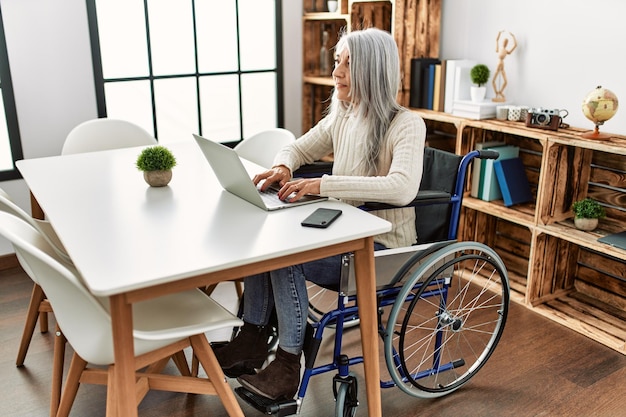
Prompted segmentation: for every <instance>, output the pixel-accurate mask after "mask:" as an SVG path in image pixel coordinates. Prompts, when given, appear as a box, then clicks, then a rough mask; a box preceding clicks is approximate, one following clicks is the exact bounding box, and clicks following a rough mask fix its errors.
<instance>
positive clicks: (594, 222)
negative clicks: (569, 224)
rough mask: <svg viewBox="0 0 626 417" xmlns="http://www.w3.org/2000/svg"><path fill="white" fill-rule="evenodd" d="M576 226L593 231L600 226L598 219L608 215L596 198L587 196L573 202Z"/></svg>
mask: <svg viewBox="0 0 626 417" xmlns="http://www.w3.org/2000/svg"><path fill="white" fill-rule="evenodd" d="M572 210H573V211H574V226H576V228H577V229H580V230H586V231H592V230H594V229H595V228H596V227H598V219H602V218H604V217H606V211H605V210H604V207H602V206H601V205H600V203H598V202H597V201H596V200H593V199H591V198H585V199H584V200H579V201H576V202H574V204H572Z"/></svg>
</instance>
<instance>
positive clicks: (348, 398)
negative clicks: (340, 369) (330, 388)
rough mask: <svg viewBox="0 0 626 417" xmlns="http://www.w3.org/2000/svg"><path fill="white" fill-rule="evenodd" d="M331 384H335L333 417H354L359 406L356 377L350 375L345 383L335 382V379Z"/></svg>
mask: <svg viewBox="0 0 626 417" xmlns="http://www.w3.org/2000/svg"><path fill="white" fill-rule="evenodd" d="M333 383H334V384H335V387H334V391H335V392H334V394H335V417H354V416H355V415H356V408H357V407H358V405H359V401H358V400H357V393H358V389H357V382H356V377H355V376H354V375H352V374H350V375H349V376H348V377H347V379H346V382H337V378H335V381H333Z"/></svg>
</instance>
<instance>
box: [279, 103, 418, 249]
mask: <svg viewBox="0 0 626 417" xmlns="http://www.w3.org/2000/svg"><path fill="white" fill-rule="evenodd" d="M360 130H361V129H360V126H357V125H356V123H355V120H354V118H353V117H350V116H349V115H346V116H345V117H339V118H337V120H336V121H335V122H334V123H333V122H331V121H330V120H329V118H328V117H327V118H324V119H322V120H321V121H320V122H319V123H318V124H317V125H316V126H314V127H313V128H312V129H311V130H309V131H308V132H307V133H306V134H305V135H303V136H302V137H301V138H299V139H298V140H296V141H295V142H294V144H292V145H290V146H288V147H286V148H284V149H283V150H282V151H280V152H279V153H278V155H277V156H276V158H275V159H274V165H285V166H287V167H288V168H289V169H291V171H292V172H293V171H295V170H296V169H298V168H299V167H300V166H302V165H305V164H310V163H312V162H313V161H316V160H319V159H320V158H322V157H323V156H326V155H328V154H330V153H333V154H334V163H333V172H332V175H324V176H323V177H322V179H321V185H320V194H321V195H323V196H327V197H334V198H338V199H340V200H342V201H344V202H346V203H348V204H351V205H353V206H359V205H361V204H363V203H364V202H383V203H388V204H394V205H399V206H401V205H405V204H407V203H409V202H410V201H412V200H413V198H415V195H416V194H417V190H418V189H419V185H420V180H421V177H422V169H423V157H424V143H425V137H426V126H425V124H424V121H423V120H422V118H421V117H420V116H418V115H417V114H416V113H414V112H411V111H409V110H406V109H405V110H402V111H400V112H399V113H398V114H397V115H396V117H395V118H394V119H393V121H392V123H391V125H390V127H389V129H388V131H387V134H386V136H385V140H384V142H383V143H384V144H383V147H382V149H381V152H380V159H379V169H378V171H379V172H378V173H377V175H376V176H365V174H364V173H365V172H366V167H365V166H364V164H363V161H364V159H365V158H364V152H365V150H364V146H363V145H364V143H363V140H362V139H361V138H362V137H363V135H362V134H360ZM372 214H375V215H377V216H379V217H381V218H383V219H386V220H388V221H389V222H391V223H392V225H393V226H392V229H391V231H390V232H388V233H384V234H382V235H379V236H376V237H375V239H374V240H375V241H376V242H379V243H382V244H383V245H385V246H386V247H388V248H396V247H403V246H410V245H412V244H414V243H415V242H416V241H417V234H416V232H415V210H414V209H413V208H402V209H396V210H380V211H373V212H372Z"/></svg>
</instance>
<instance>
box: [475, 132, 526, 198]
mask: <svg viewBox="0 0 626 417" xmlns="http://www.w3.org/2000/svg"><path fill="white" fill-rule="evenodd" d="M476 149H477V150H479V149H482V150H493V151H496V152H498V154H499V156H498V159H496V160H494V159H484V160H481V159H478V158H476V159H474V161H473V162H472V164H473V167H472V182H471V188H470V196H472V197H475V198H479V199H481V200H485V201H493V200H500V199H502V198H503V197H502V191H501V189H500V185H499V184H498V179H497V175H496V170H495V168H494V164H495V163H496V161H502V160H505V159H511V158H517V157H518V156H519V147H517V146H513V145H506V144H505V143H504V142H484V143H478V144H476Z"/></svg>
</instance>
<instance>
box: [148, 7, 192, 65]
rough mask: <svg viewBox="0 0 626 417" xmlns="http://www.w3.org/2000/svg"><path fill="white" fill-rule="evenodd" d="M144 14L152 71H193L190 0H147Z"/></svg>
mask: <svg viewBox="0 0 626 417" xmlns="http://www.w3.org/2000/svg"><path fill="white" fill-rule="evenodd" d="M148 14H149V16H150V18H149V25H150V46H151V49H152V71H153V73H154V75H163V74H167V75H169V74H192V73H194V72H195V70H196V67H195V64H194V62H195V57H194V42H193V17H192V11H191V1H190V0H187V1H181V0H161V1H151V2H149V3H148Z"/></svg>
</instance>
